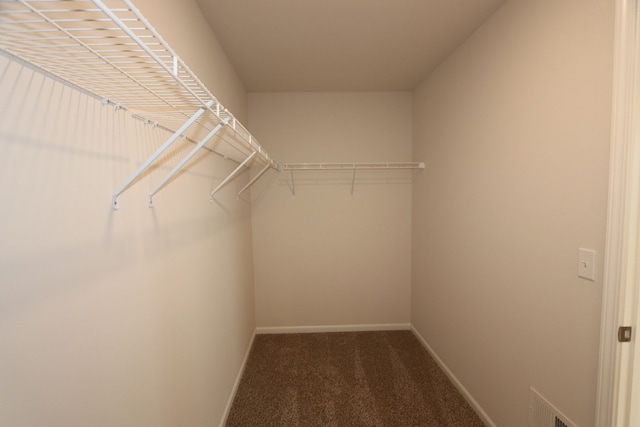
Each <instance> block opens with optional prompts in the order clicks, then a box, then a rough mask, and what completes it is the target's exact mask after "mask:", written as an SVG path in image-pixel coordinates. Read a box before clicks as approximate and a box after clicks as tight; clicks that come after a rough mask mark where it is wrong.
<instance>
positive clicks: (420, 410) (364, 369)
mask: <svg viewBox="0 0 640 427" xmlns="http://www.w3.org/2000/svg"><path fill="white" fill-rule="evenodd" d="M227 426H243V427H245V426H246V427H248V426H251V427H254V426H255V427H259V426H282V427H292V426H299V427H311V426H335V427H344V426H393V427H402V426H434V427H436V426H437V427H446V426H460V427H476V426H477V427H483V426H484V424H483V423H482V421H481V420H480V419H479V418H478V416H477V415H476V413H475V412H474V411H473V409H472V408H471V407H470V406H469V404H468V403H467V402H466V401H465V399H464V398H463V397H462V395H461V394H460V393H459V392H458V391H457V389H456V388H455V387H454V386H453V385H452V384H451V383H450V382H449V380H448V379H447V377H446V375H445V374H444V373H443V372H442V370H440V368H439V367H438V365H437V364H436V362H435V361H434V360H433V359H432V358H431V356H430V355H429V353H428V352H427V351H426V350H425V349H424V348H423V347H422V345H421V344H420V342H419V341H418V340H417V339H416V337H415V336H414V335H413V334H412V333H411V332H410V331H382V332H345V333H342V332H339V333H313V334H281V335H257V336H256V338H255V340H254V343H253V348H252V349H251V353H250V355H249V360H248V361H247V366H246V368H245V372H244V374H243V376H242V379H241V382H240V385H239V388H238V391H237V393H236V397H235V400H234V402H233V405H232V407H231V411H230V413H229V417H228V418H227Z"/></svg>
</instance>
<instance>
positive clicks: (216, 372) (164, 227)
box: [0, 0, 255, 427]
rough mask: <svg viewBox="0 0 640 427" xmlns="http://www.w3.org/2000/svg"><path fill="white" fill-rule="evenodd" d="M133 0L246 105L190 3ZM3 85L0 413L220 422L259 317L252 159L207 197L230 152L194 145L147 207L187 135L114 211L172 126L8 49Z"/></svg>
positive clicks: (15, 419)
mask: <svg viewBox="0 0 640 427" xmlns="http://www.w3.org/2000/svg"><path fill="white" fill-rule="evenodd" d="M159 3H161V4H159ZM136 4H138V5H139V7H140V8H141V10H142V13H143V14H145V16H147V18H148V19H149V20H150V21H151V23H152V24H153V25H154V26H155V27H156V29H157V30H158V31H159V32H160V33H161V34H163V36H164V37H165V38H166V40H167V41H168V42H169V43H170V44H171V45H172V47H173V48H174V49H175V50H176V51H177V52H178V54H180V55H181V57H183V59H184V60H185V62H186V63H187V64H189V65H190V66H191V67H192V68H193V69H194V70H195V71H196V72H197V73H198V74H199V75H200V77H201V78H202V80H203V81H204V82H205V84H207V86H208V87H209V88H210V90H211V91H212V92H213V93H214V94H216V95H218V92H219V91H220V92H222V93H221V94H220V95H219V97H220V99H221V101H222V102H224V103H225V105H226V106H228V107H229V108H230V109H231V110H232V111H234V113H235V114H236V115H237V116H238V117H239V118H246V116H247V114H246V94H245V91H244V89H243V88H242V85H241V84H240V83H239V80H238V79H237V78H236V77H235V76H234V75H233V72H232V71H233V70H232V69H231V67H230V66H229V65H228V62H227V60H226V58H225V57H224V55H222V54H221V51H220V50H216V48H215V46H216V41H215V39H214V36H213V34H212V33H211V32H210V30H209V29H208V27H207V26H206V24H205V23H204V22H203V21H202V19H201V18H199V14H198V10H197V7H196V6H195V5H194V4H192V2H191V1H181V2H175V1H169V0H166V1H163V2H158V1H136ZM145 6H147V7H148V10H145V8H144V7H145ZM173 9H175V10H173ZM147 12H151V13H147ZM192 40H197V41H198V42H197V44H195V45H194V44H191V41H192ZM185 45H189V46H188V48H187V49H185V48H184V46H185ZM183 52H184V55H183ZM0 94H2V96H0V199H2V201H3V202H2V208H1V209H0V219H1V220H0V425H3V426H27V425H30V426H36V425H47V426H52V427H54V426H65V427H69V426H78V427H80V426H90V425H95V426H97V425H113V426H123V427H126V426H131V427H139V426H166V427H173V426H178V425H190V426H212V425H218V424H219V423H220V421H221V419H222V417H223V413H224V410H225V407H226V405H227V402H228V400H229V397H230V394H231V392H232V389H233V386H234V381H235V380H236V376H237V374H238V373H239V370H240V367H241V364H242V361H243V358H244V356H245V353H246V351H247V349H248V346H249V344H250V341H251V338H252V336H253V331H254V329H255V314H254V313H255V312H254V294H253V265H252V249H251V247H252V242H251V222H250V217H251V213H250V207H249V205H248V204H246V203H245V202H242V201H237V200H236V198H235V195H234V193H233V192H232V190H233V189H234V188H235V189H236V190H237V189H239V186H240V185H241V184H242V181H246V178H247V176H246V175H247V174H245V175H244V176H243V177H241V178H240V179H239V181H236V182H234V183H232V184H230V185H229V188H226V189H224V190H223V191H221V192H220V193H219V197H218V198H217V201H218V203H217V204H216V203H214V204H211V203H209V198H208V193H209V191H210V190H211V188H212V187H213V185H215V184H216V183H217V182H219V181H220V180H221V179H222V178H223V177H224V176H225V174H226V173H228V172H229V171H231V170H232V169H233V168H234V167H235V164H234V163H232V162H229V161H225V160H223V159H222V158H220V157H217V156H212V155H210V154H208V153H206V152H203V154H202V155H200V156H198V157H197V158H195V159H194V160H193V161H192V163H191V164H190V165H189V166H188V167H187V169H186V170H185V172H184V173H183V174H182V175H181V176H180V177H179V178H177V179H175V180H173V181H172V182H171V183H170V184H169V185H168V186H167V187H165V188H164V189H163V190H162V191H161V192H160V193H158V194H157V195H156V197H155V207H154V208H153V209H149V208H148V207H147V204H146V200H147V194H148V191H149V190H150V189H151V188H152V187H153V186H154V185H155V184H156V183H157V182H158V181H159V180H160V179H161V178H162V177H163V176H164V175H165V174H166V173H167V172H168V170H169V169H170V167H172V166H173V165H174V164H175V163H176V162H177V161H178V160H179V159H180V158H181V157H182V156H183V155H184V154H186V151H187V150H190V149H191V144H189V143H188V142H181V143H180V144H177V145H176V146H175V148H171V149H170V150H169V152H168V153H167V154H166V155H165V156H164V157H163V158H162V161H161V164H160V166H159V167H158V168H157V169H155V170H153V171H152V172H150V173H149V174H148V176H146V177H144V178H143V179H141V180H140V181H139V182H138V183H136V184H135V185H134V186H133V187H131V188H130V189H129V190H127V191H126V192H125V193H123V194H122V195H121V197H120V205H121V206H120V209H119V210H118V211H115V212H114V211H112V209H111V203H110V199H111V194H112V193H113V191H114V190H115V189H116V188H117V187H118V186H119V185H120V184H122V182H124V181H125V179H126V178H127V177H128V176H129V175H130V174H131V173H132V172H133V171H134V170H135V168H136V167H137V166H138V165H139V164H140V163H141V162H142V161H144V160H145V159H146V157H148V155H149V154H151V153H152V152H153V151H154V150H155V149H156V148H157V147H158V146H159V145H160V144H161V143H162V142H164V140H165V139H166V137H167V136H168V135H167V134H166V133H164V132H163V131H161V130H158V129H153V128H152V127H150V126H145V125H144V124H143V123H141V122H139V121H136V120H133V119H131V117H130V114H128V113H126V112H124V111H119V112H116V111H114V110H113V109H112V108H110V107H103V106H102V105H101V104H100V102H98V101H96V100H94V99H92V98H90V97H87V96H85V95H81V94H79V93H77V92H75V91H73V90H71V89H69V88H68V87H66V86H64V85H62V84H60V83H56V82H53V81H51V80H49V79H47V78H43V76H42V75H40V74H38V73H36V72H34V71H32V70H31V69H29V68H26V67H23V66H21V65H20V64H19V63H16V62H10V61H8V60H6V59H5V58H4V57H0Z"/></svg>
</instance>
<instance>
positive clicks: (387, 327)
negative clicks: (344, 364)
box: [256, 323, 411, 334]
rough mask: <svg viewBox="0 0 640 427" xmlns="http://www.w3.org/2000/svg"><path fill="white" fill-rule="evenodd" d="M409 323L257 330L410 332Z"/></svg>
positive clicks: (262, 329)
mask: <svg viewBox="0 0 640 427" xmlns="http://www.w3.org/2000/svg"><path fill="white" fill-rule="evenodd" d="M410 329H411V324H409V323H382V324H378V325H324V326H273V327H269V326H267V327H260V328H256V334H302V333H313V332H359V331H408V330H410Z"/></svg>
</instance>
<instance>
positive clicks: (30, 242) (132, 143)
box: [0, 57, 250, 315]
mask: <svg viewBox="0 0 640 427" xmlns="http://www.w3.org/2000/svg"><path fill="white" fill-rule="evenodd" d="M2 62H5V63H4V64H2ZM0 64H2V65H0V67H1V68H0V70H1V71H0V93H2V94H3V96H2V97H0V197H1V199H2V200H3V206H2V209H1V210H0V236H1V237H0V313H3V315H4V314H8V313H10V312H11V311H20V310H22V309H24V308H25V307H27V306H29V305H32V304H36V303H38V302H41V301H42V300H47V299H51V298H55V297H56V296H59V295H61V294H67V293H72V292H74V291H78V290H80V289H82V288H84V287H86V286H90V285H91V284H92V283H94V284H95V283H96V282H99V281H105V280H107V281H108V280H111V279H112V278H113V277H114V276H115V275H117V274H119V272H122V271H126V270H128V269H130V268H132V267H134V266H135V265H136V264H137V263H138V262H140V260H145V261H146V262H148V261H149V260H151V261H152V262H155V263H162V262H164V260H165V259H166V258H167V257H168V256H169V255H170V254H175V253H179V252H180V251H181V250H182V249H183V248H185V247H190V246H194V245H196V246H198V245H201V246H202V247H203V250H206V249H205V248H206V246H207V245H208V244H210V243H209V242H211V240H212V239H211V238H212V237H213V236H215V235H218V234H220V233H221V232H223V231H224V230H225V229H226V228H228V227H233V226H234V224H237V223H239V222H243V221H246V220H247V219H248V217H249V215H250V210H249V209H247V205H246V202H244V201H237V200H235V197H234V198H233V199H230V198H229V197H227V196H228V195H229V194H230V192H231V191H233V190H234V189H235V187H237V186H238V184H236V185H234V183H231V184H229V187H231V188H229V189H226V190H225V189H223V190H222V191H221V193H220V196H219V197H217V198H216V199H215V200H214V202H213V203H210V202H209V192H210V191H211V189H213V188H214V187H215V185H217V183H218V182H220V181H221V180H222V179H223V178H224V177H225V176H226V174H227V173H228V171H229V170H232V169H233V168H235V166H236V164H235V163H233V162H230V161H226V160H224V159H222V158H221V157H219V156H214V155H212V154H211V152H210V151H206V150H205V151H202V152H201V153H199V154H198V155H197V156H196V157H194V158H193V159H192V161H191V162H190V163H189V164H187V165H186V166H185V169H184V170H183V171H182V172H181V174H180V175H179V176H176V177H175V178H174V180H172V182H169V183H167V185H166V186H165V187H164V188H163V190H162V192H161V193H159V194H158V196H157V197H158V200H157V205H156V207H154V208H153V209H149V208H148V207H147V200H148V197H147V195H148V191H149V189H150V188H152V187H153V186H155V184H156V183H157V182H158V181H159V180H160V179H161V178H162V177H164V175H165V174H166V173H167V172H168V171H169V170H170V169H171V168H172V167H173V165H174V164H175V163H177V162H178V161H179V160H180V159H182V157H183V156H184V154H185V153H186V152H188V151H190V150H191V149H192V147H193V144H192V143H190V142H185V141H179V142H178V143H176V144H174V145H175V147H171V148H170V149H169V150H167V152H166V153H165V154H164V155H163V156H162V157H161V158H160V159H159V162H158V166H155V167H153V168H150V170H149V171H148V173H146V174H145V176H143V177H141V178H139V179H138V180H137V181H136V182H135V183H134V185H132V186H130V188H128V189H127V191H125V192H124V193H123V194H122V196H121V197H122V199H123V201H124V202H125V203H123V206H122V208H121V209H120V210H119V211H117V212H115V211H113V210H112V208H111V203H110V202H111V194H112V193H113V191H114V190H115V188H117V186H119V185H121V184H122V182H124V181H125V179H126V178H127V177H128V176H130V175H131V173H133V171H134V170H135V169H136V168H137V167H138V166H139V165H140V164H141V163H142V161H144V160H145V158H146V157H147V156H148V155H150V154H151V153H152V152H153V151H155V150H156V149H157V147H158V146H160V144H162V143H163V142H164V141H165V139H166V138H167V136H168V134H167V133H166V132H165V131H162V130H158V129H154V128H153V127H152V126H147V125H145V124H144V123H142V122H141V121H138V120H133V119H131V118H130V114H129V113H128V112H126V111H122V110H121V111H116V110H114V109H113V108H112V107H109V106H104V105H102V103H101V102H100V101H99V100H97V99H93V98H92V97H90V96H88V95H85V94H82V93H80V92H78V91H75V90H72V89H70V88H69V87H67V86H65V85H64V84H61V83H57V82H55V81H52V80H50V79H48V78H45V77H44V76H43V75H41V74H39V73H37V72H35V71H33V70H31V69H30V68H27V67H25V66H23V65H21V64H18V63H15V62H11V61H9V60H7V59H5V58H4V57H0ZM178 177H179V178H180V180H179V181H180V182H178V180H177V178H178ZM173 181H176V182H173ZM185 187H186V188H187V189H186V190H185ZM235 191H237V189H235ZM233 194H234V195H235V192H234V193H233ZM215 265H216V262H215V261H211V267H212V268H215Z"/></svg>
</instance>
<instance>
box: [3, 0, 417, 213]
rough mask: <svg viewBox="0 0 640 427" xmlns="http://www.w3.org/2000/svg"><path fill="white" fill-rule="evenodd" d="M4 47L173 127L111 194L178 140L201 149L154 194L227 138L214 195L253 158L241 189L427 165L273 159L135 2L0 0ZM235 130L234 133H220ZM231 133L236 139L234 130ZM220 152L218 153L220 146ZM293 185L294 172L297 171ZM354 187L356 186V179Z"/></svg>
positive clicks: (154, 121)
mask: <svg viewBox="0 0 640 427" xmlns="http://www.w3.org/2000/svg"><path fill="white" fill-rule="evenodd" d="M0 53H2V54H3V55H6V56H8V57H10V58H12V59H14V60H16V61H20V62H22V63H26V64H29V65H30V66H32V67H35V68H38V69H39V70H40V71H42V72H43V73H44V74H46V75H48V76H50V77H52V78H54V79H56V80H57V81H60V82H63V83H65V84H68V85H69V86H71V87H73V88H75V89H77V90H80V91H82V92H84V93H87V94H91V95H93V96H94V97H96V98H98V99H100V100H102V102H103V103H104V104H105V105H113V106H114V107H115V108H116V109H121V110H126V111H127V112H128V113H130V114H131V115H132V117H133V118H135V119H138V120H143V121H145V122H146V123H151V124H153V125H154V126H158V127H160V128H162V129H165V130H168V131H169V132H172V133H173V134H172V136H171V137H169V138H168V139H167V141H166V142H165V143H164V144H163V145H162V146H161V147H160V148H158V149H157V150H156V152H155V153H153V154H152V155H151V156H150V157H149V158H148V159H147V160H146V161H145V162H144V163H143V164H142V165H141V166H140V167H139V168H138V169H137V170H136V171H135V172H133V174H132V175H131V176H130V177H129V178H128V179H127V180H126V181H125V182H124V183H123V184H122V185H121V186H120V187H119V188H118V189H116V191H115V192H114V193H113V195H112V206H113V208H114V209H117V208H118V197H119V196H120V194H122V193H123V192H124V191H126V190H127V189H128V188H129V187H130V186H132V185H134V184H135V183H136V182H137V179H138V177H140V176H141V175H142V174H143V172H144V171H145V170H146V169H148V168H149V167H150V166H151V165H152V164H153V163H154V162H155V161H156V160H157V159H158V158H159V157H160V155H161V154H162V153H163V152H164V151H165V150H166V149H167V148H168V147H169V146H170V145H171V144H173V143H174V142H175V141H177V140H179V139H187V140H189V141H190V142H191V143H193V144H195V147H194V148H193V149H192V150H191V151H190V152H189V154H187V155H186V157H185V158H183V159H182V160H181V161H180V162H179V163H178V164H177V165H176V166H175V167H174V168H173V170H172V171H171V172H169V174H168V175H167V176H166V177H165V178H164V179H163V180H162V181H161V182H160V183H159V184H158V185H157V186H156V187H155V188H154V189H153V190H151V192H150V193H149V206H153V196H154V195H155V194H156V193H157V192H158V191H160V190H161V189H162V188H163V187H164V186H165V185H166V184H167V183H168V182H170V180H171V178H172V177H173V176H175V174H176V173H177V172H178V171H179V170H180V169H181V168H182V167H183V166H184V165H185V164H186V163H187V162H188V161H189V160H190V159H191V158H192V156H194V155H195V153H196V152H197V151H198V150H200V149H202V148H205V149H207V147H206V144H207V143H208V142H209V141H210V140H211V139H212V138H214V137H222V140H223V141H225V142H227V143H228V145H229V146H230V148H231V152H232V153H233V156H232V155H227V154H222V155H223V156H224V157H228V158H231V159H232V160H234V161H236V162H237V163H238V167H237V168H236V169H235V170H234V171H233V172H231V174H229V175H228V176H227V177H226V178H225V179H224V180H222V182H221V183H220V184H219V185H218V186H217V187H216V188H215V190H213V191H212V192H211V193H210V197H211V198H213V196H214V195H215V193H216V192H217V191H218V190H220V188H221V187H222V186H224V185H225V184H226V183H227V182H229V181H230V180H231V179H232V178H234V177H235V176H236V175H237V174H238V172H239V171H240V170H242V169H243V168H245V167H248V166H249V165H250V162H258V163H260V164H262V165H263V166H262V169H261V170H260V171H259V173H258V174H256V175H255V176H254V177H253V178H252V179H251V180H250V181H249V183H248V184H247V185H245V186H244V187H243V188H242V189H241V190H240V191H239V192H238V193H237V195H238V196H240V195H241V194H242V193H243V192H244V191H246V190H247V189H248V188H250V187H251V186H252V185H253V184H254V183H255V182H256V181H257V180H258V179H260V177H261V176H263V175H264V173H266V171H267V170H269V169H275V170H278V171H283V170H288V171H290V172H291V173H292V174H293V171H303V170H316V171H317V170H348V171H354V178H353V180H354V181H355V171H357V170H393V169H424V167H425V166H424V163H397V162H396V163H287V164H284V165H282V166H281V165H279V164H278V163H277V162H276V161H274V160H273V159H272V158H271V157H269V155H268V154H267V152H266V151H265V150H264V149H263V148H262V146H261V145H260V144H259V143H258V141H256V139H255V138H254V137H253V135H251V133H250V132H249V131H248V130H247V128H245V127H244V126H243V125H242V123H240V122H239V121H238V120H237V119H236V118H235V117H234V116H233V114H232V113H231V112H230V111H229V110H227V109H226V108H225V107H224V106H223V105H222V104H220V103H219V102H218V100H217V99H216V98H215V97H214V96H213V95H212V94H211V93H210V92H209V91H208V90H207V88H206V87H205V86H204V84H203V83H202V82H201V81H200V80H199V79H198V78H197V77H196V75H195V74H194V73H192V72H191V70H190V69H189V68H188V67H187V66H186V64H184V62H182V60H181V59H180V58H179V57H178V56H177V55H176V53H175V52H174V51H173V50H172V49H171V48H170V47H169V46H168V44H167V43H165V42H164V40H163V39H162V38H161V37H160V35H159V34H158V33H157V32H156V31H155V30H154V29H153V28H152V27H151V25H150V24H149V22H148V21H147V20H146V19H145V18H144V17H143V16H142V15H141V14H140V12H139V11H138V10H137V9H136V8H135V6H134V5H133V3H132V2H131V1H130V0H0ZM223 129H230V130H231V132H221V130H223ZM229 134H231V137H230V136H229ZM215 153H216V154H220V153H218V152H215ZM292 184H293V175H292ZM352 191H353V185H352Z"/></svg>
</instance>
